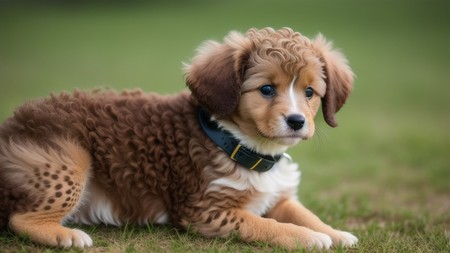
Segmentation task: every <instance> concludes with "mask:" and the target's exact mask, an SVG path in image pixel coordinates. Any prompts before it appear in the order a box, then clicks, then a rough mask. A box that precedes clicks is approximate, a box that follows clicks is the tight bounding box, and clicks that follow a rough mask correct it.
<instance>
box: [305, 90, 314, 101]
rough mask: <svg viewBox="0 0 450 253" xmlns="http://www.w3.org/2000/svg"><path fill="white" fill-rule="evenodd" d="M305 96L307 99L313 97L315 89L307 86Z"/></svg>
mask: <svg viewBox="0 0 450 253" xmlns="http://www.w3.org/2000/svg"><path fill="white" fill-rule="evenodd" d="M305 96H306V98H307V99H311V98H312V97H313V96H314V90H313V88H311V87H308V88H306V90H305Z"/></svg>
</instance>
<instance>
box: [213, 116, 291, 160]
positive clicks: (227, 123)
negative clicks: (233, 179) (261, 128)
mask: <svg viewBox="0 0 450 253" xmlns="http://www.w3.org/2000/svg"><path fill="white" fill-rule="evenodd" d="M211 120H213V121H215V122H217V124H218V125H219V127H220V128H221V129H223V130H226V131H228V132H230V133H231V134H232V135H233V137H234V138H236V139H237V140H239V141H240V143H241V145H243V146H245V147H247V148H248V149H251V150H253V151H255V152H257V153H260V154H263V155H270V156H278V155H282V154H283V153H284V152H286V150H287V149H288V148H289V147H288V146H285V145H280V144H278V143H274V142H272V141H270V140H268V139H266V138H264V137H262V136H249V135H247V134H245V133H244V132H243V131H242V130H241V129H240V127H239V125H238V124H237V123H235V122H233V120H232V119H231V118H226V119H216V118H214V116H213V117H211Z"/></svg>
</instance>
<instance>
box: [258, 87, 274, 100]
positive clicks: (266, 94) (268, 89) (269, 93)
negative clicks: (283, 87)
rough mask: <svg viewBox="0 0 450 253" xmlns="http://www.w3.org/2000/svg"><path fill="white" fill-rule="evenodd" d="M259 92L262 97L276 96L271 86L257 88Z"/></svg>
mask: <svg viewBox="0 0 450 253" xmlns="http://www.w3.org/2000/svg"><path fill="white" fill-rule="evenodd" d="M259 92H261V94H262V95H263V96H264V97H273V96H275V94H276V90H275V86H273V85H272V84H265V85H263V86H261V87H260V88H259Z"/></svg>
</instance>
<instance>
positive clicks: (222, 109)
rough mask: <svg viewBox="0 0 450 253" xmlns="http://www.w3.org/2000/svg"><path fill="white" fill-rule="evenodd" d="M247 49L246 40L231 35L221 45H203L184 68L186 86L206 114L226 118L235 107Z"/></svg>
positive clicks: (249, 48)
mask: <svg viewBox="0 0 450 253" xmlns="http://www.w3.org/2000/svg"><path fill="white" fill-rule="evenodd" d="M251 48H252V42H251V41H250V39H248V38H245V37H244V36H242V35H241V34H239V33H237V32H231V33H230V34H229V35H228V36H227V37H226V38H225V40H224V43H223V44H220V43H217V42H215V41H207V42H205V43H204V44H203V45H202V46H200V47H199V49H198V50H197V51H198V53H197V55H196V56H195V57H194V58H193V60H192V63H191V64H190V65H185V67H184V70H185V79H186V84H187V86H188V87H189V89H190V90H191V91H192V94H193V96H194V97H195V98H196V99H197V101H198V102H199V103H200V104H201V105H202V106H203V107H204V108H205V109H206V110H207V111H208V112H209V113H212V114H214V115H215V116H217V117H226V116H228V115H230V114H231V113H233V112H234V110H235V109H236V107H237V106H238V104H239V99H240V97H241V85H242V83H243V82H244V71H245V70H244V69H245V63H246V62H247V60H248V57H249V55H250V51H251Z"/></svg>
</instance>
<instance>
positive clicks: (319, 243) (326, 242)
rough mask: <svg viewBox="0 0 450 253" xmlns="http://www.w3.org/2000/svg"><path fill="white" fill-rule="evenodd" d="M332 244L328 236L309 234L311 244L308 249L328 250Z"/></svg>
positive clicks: (316, 233)
mask: <svg viewBox="0 0 450 253" xmlns="http://www.w3.org/2000/svg"><path fill="white" fill-rule="evenodd" d="M332 244H333V241H332V240H331V237H330V236H329V235H327V234H324V233H320V232H315V231H312V232H311V244H310V245H309V248H316V249H329V248H330V247H331V245H332Z"/></svg>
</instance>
